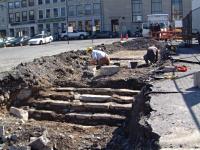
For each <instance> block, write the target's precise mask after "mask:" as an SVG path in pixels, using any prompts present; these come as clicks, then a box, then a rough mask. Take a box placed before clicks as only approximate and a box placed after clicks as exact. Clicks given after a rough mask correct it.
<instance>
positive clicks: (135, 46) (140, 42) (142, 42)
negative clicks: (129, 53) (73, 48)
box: [95, 38, 163, 53]
mask: <svg viewBox="0 0 200 150" xmlns="http://www.w3.org/2000/svg"><path fill="white" fill-rule="evenodd" d="M151 45H155V46H156V47H158V48H159V49H162V48H163V45H162V44H161V43H160V42H159V41H157V40H154V39H148V38H136V39H133V40H130V41H127V42H125V43H122V42H114V43H113V44H108V45H104V44H102V45H98V46H96V47H95V48H98V49H99V48H101V49H103V50H104V51H105V52H107V53H113V52H115V51H119V50H141V49H147V48H148V47H149V46H151Z"/></svg>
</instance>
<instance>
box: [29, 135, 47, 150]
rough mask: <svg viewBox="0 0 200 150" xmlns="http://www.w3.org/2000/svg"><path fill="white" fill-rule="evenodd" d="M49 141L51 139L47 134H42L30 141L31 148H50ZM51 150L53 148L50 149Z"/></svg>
mask: <svg viewBox="0 0 200 150" xmlns="http://www.w3.org/2000/svg"><path fill="white" fill-rule="evenodd" d="M48 143H49V139H48V138H47V137H46V135H42V136H40V137H39V138H37V139H35V140H33V141H32V142H30V143H29V146H30V147H31V149H34V150H43V149H44V150H48V149H46V148H48V146H47V144H48ZM50 150H51V149H50Z"/></svg>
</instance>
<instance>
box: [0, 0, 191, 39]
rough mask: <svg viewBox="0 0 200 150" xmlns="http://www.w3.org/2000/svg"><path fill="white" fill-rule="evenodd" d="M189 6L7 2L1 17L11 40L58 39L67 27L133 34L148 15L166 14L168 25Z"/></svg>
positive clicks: (144, 0)
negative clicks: (43, 34)
mask: <svg viewBox="0 0 200 150" xmlns="http://www.w3.org/2000/svg"><path fill="white" fill-rule="evenodd" d="M1 3H3V2H2V1H0V5H2V4H1ZM5 3H6V4H5ZM191 4H192V0H7V1H6V2H4V5H6V6H7V8H8V9H7V11H6V9H4V12H3V13H4V14H5V16H6V12H7V16H8V17H7V18H9V22H8V21H6V23H8V25H7V27H8V28H7V33H8V34H9V35H10V36H18V35H30V36H33V35H34V34H38V33H41V32H42V31H46V32H51V34H53V35H58V34H60V33H61V32H63V31H65V30H66V28H67V25H68V26H73V28H74V30H80V31H88V32H91V31H92V29H93V27H94V26H95V27H96V30H97V31H113V32H119V33H126V32H127V31H130V32H132V33H133V32H134V31H135V30H136V29H137V28H140V27H141V25H142V23H144V22H146V20H147V15H149V14H169V16H170V21H171V22H172V21H174V20H182V19H183V18H184V17H185V16H186V15H187V14H188V13H189V12H190V11H191V7H192V5H191ZM0 8H1V7H0ZM0 11H2V10H0ZM3 16H4V15H3ZM1 17H2V15H1ZM0 19H1V18H0ZM0 30H1V25H0Z"/></svg>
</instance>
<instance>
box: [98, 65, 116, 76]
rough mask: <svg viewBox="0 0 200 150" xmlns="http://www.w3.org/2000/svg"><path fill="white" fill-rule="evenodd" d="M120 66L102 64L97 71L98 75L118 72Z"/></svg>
mask: <svg viewBox="0 0 200 150" xmlns="http://www.w3.org/2000/svg"><path fill="white" fill-rule="evenodd" d="M119 70H120V67H119V66H115V65H111V66H102V67H101V69H100V72H99V76H110V75H114V74H116V73H117V72H119Z"/></svg>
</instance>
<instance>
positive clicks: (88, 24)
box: [85, 20, 92, 32]
mask: <svg viewBox="0 0 200 150" xmlns="http://www.w3.org/2000/svg"><path fill="white" fill-rule="evenodd" d="M85 31H87V32H90V31H92V21H91V20H86V21H85Z"/></svg>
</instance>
